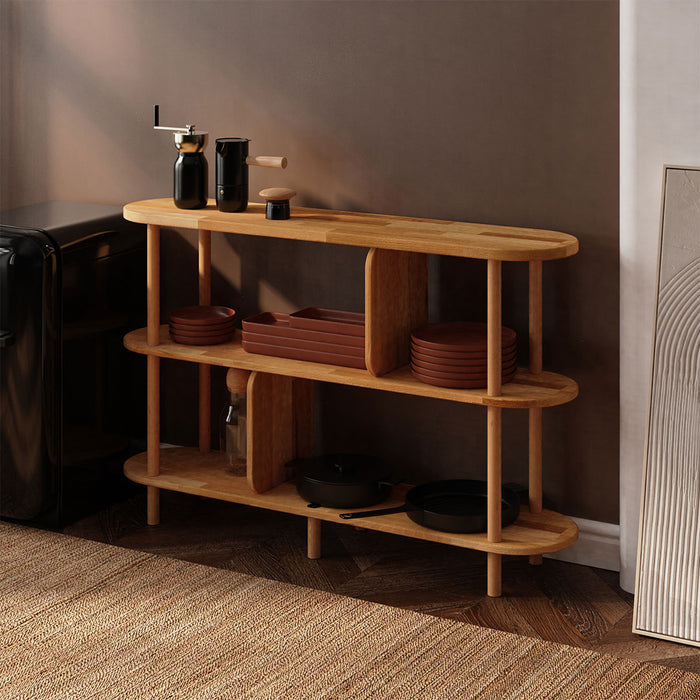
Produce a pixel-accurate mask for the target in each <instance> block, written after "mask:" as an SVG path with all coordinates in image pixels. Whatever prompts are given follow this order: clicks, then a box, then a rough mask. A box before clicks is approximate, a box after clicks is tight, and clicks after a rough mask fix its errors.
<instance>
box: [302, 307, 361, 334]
mask: <svg viewBox="0 0 700 700" xmlns="http://www.w3.org/2000/svg"><path fill="white" fill-rule="evenodd" d="M289 325H290V326H291V327H292V328H306V329H308V330H312V331H324V332H326V333H340V334H342V335H353V336H362V337H364V335H365V315H364V314H361V313H357V312H355V311H336V310H335V309H319V308H318V307H316V306H311V307H309V308H308V309H302V310H301V311H295V312H294V313H293V314H289Z"/></svg>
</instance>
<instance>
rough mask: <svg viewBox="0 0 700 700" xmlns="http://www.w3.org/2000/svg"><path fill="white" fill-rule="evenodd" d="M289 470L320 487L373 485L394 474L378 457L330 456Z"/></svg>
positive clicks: (296, 464)
mask: <svg viewBox="0 0 700 700" xmlns="http://www.w3.org/2000/svg"><path fill="white" fill-rule="evenodd" d="M287 466H288V467H293V468H294V469H296V471H297V474H298V476H299V477H300V478H303V479H304V480H306V481H307V482H313V483H316V484H329V485H336V484H338V485H340V484H345V485H347V484H370V483H375V482H377V481H384V480H386V479H389V478H390V470H389V469H388V467H387V465H386V464H385V463H384V462H382V460H380V459H378V458H377V457H372V456H369V455H362V454H330V455H319V456H317V457H309V458H307V459H303V458H299V459H293V460H292V461H291V462H288V463H287Z"/></svg>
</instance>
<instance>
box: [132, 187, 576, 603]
mask: <svg viewBox="0 0 700 700" xmlns="http://www.w3.org/2000/svg"><path fill="white" fill-rule="evenodd" d="M124 217H125V218H126V219H128V220H130V221H134V222H137V223H145V224H147V254H148V263H147V268H148V272H147V276H148V326H147V327H146V328H144V329H140V330H136V331H133V332H131V333H129V334H128V335H127V336H126V337H125V339H124V344H125V346H126V347H127V348H128V349H130V350H132V351H134V352H137V353H141V354H144V355H146V356H147V362H148V397H147V400H148V449H147V452H145V453H143V454H141V455H136V456H135V457H133V458H131V459H130V460H129V461H128V462H127V463H126V465H125V467H124V471H125V474H126V475H127V477H129V478H130V479H132V480H134V481H136V482H138V483H142V484H145V485H146V486H147V490H148V522H149V523H151V524H156V523H157V522H158V520H159V490H160V489H161V488H164V489H169V490H175V491H182V492H185V493H193V494H199V495H203V496H208V497H211V498H217V499H221V500H227V501H232V502H236V503H245V504H248V505H253V506H257V507H260V508H267V509H270V510H279V511H283V512H287V513H293V514H296V515H302V516H304V517H306V518H307V520H308V533H309V543H308V555H309V556H310V557H311V558H317V557H318V556H320V523H321V521H322V520H327V521H332V522H338V523H346V522H347V523H349V524H353V525H355V526H357V525H358V524H361V527H365V528H368V529H375V530H381V531H385V532H392V533H395V534H400V535H404V536H407V537H414V538H418V539H425V540H430V541H434V542H443V543H447V544H451V545H454V546H458V547H465V548H470V549H477V550H480V551H484V552H487V567H488V577H487V578H488V583H487V587H488V594H489V595H492V596H498V595H500V594H501V556H502V555H503V554H519V555H530V557H531V561H532V563H535V564H536V563H539V562H540V561H541V554H543V553H547V552H553V551H558V550H560V549H563V548H565V547H568V546H569V545H571V544H573V542H575V541H576V538H577V536H578V531H577V527H576V525H575V523H574V522H573V521H572V520H570V519H569V518H566V517H565V516H562V515H559V514H557V513H553V512H551V511H545V510H543V509H542V408H545V407H548V406H556V405H560V404H563V403H566V402H568V401H571V400H572V399H574V398H575V397H576V396H577V394H578V386H577V384H576V382H574V381H573V380H572V379H569V378H568V377H564V376H562V375H559V374H555V373H552V372H544V371H543V370H542V261H544V260H556V259H560V258H564V257H568V256H570V255H574V254H575V253H576V252H577V251H578V242H577V240H576V238H574V237H573V236H570V235H568V234H564V233H558V232H555V231H539V230H536V229H522V228H514V227H504V226H487V225H480V224H469V223H462V222H449V221H435V220H424V219H415V218H406V217H394V216H382V215H377V214H361V213H352V212H335V211H327V210H320V209H302V208H293V209H292V217H291V218H290V219H289V220H287V221H269V220H267V219H265V216H264V205H259V204H250V205H249V207H248V210H247V211H246V212H244V213H240V214H228V213H221V212H218V211H217V210H216V207H215V204H214V202H212V201H210V202H209V204H208V206H207V207H206V208H204V209H199V210H182V209H177V208H176V207H175V205H174V204H173V202H172V200H170V199H158V200H147V201H143V202H135V203H132V204H128V205H126V206H125V207H124ZM161 226H172V227H178V228H189V229H197V230H198V231H199V300H198V301H199V303H200V304H208V303H211V231H218V232H223V233H231V234H243V235H253V236H264V237H270V238H283V239H293V240H304V241H316V242H324V243H335V244H343V245H354V246H361V247H367V248H369V252H368V254H367V259H366V264H365V320H366V339H365V361H366V364H367V370H358V369H349V368H345V367H337V366H332V365H324V364H318V363H312V362H303V361H298V360H289V359H285V358H277V357H269V356H264V355H255V354H251V353H247V352H245V351H244V350H243V349H242V347H241V343H240V337H239V336H238V335H236V337H235V338H234V339H233V340H232V341H231V342H229V343H223V344H220V345H214V346H202V347H197V346H186V345H180V344H177V343H174V342H172V341H171V340H170V338H169V335H168V329H167V326H161V325H160V227H161ZM428 254H438V255H451V256H458V257H467V258H478V259H483V260H486V261H487V273H488V274H487V307H488V308H487V334H488V347H487V355H488V371H487V373H488V385H487V387H486V388H485V389H480V390H466V389H464V390H460V389H448V388H443V387H436V386H432V385H428V384H425V383H423V382H420V381H418V380H416V379H415V378H414V377H413V376H412V374H411V373H410V370H409V368H408V366H407V363H408V349H409V340H410V332H411V330H413V329H414V328H416V327H417V326H419V325H422V324H424V323H426V322H427V295H428V278H427V255H428ZM502 261H523V262H527V263H528V265H529V285H528V294H529V317H530V320H529V349H530V353H529V366H528V368H526V369H525V368H519V369H518V371H517V372H516V375H515V378H514V379H513V381H511V382H509V383H507V384H505V385H503V386H502V385H501V374H500V367H501V344H500V328H501V262H502ZM162 357H164V358H171V359H178V360H183V361H187V362H195V363H197V364H198V365H199V449H196V448H182V449H179V448H176V449H169V450H161V449H160V364H159V363H160V358H162ZM212 365H219V366H223V367H230V368H233V369H236V370H240V371H242V372H246V371H248V372H250V378H249V379H248V391H247V400H248V456H247V460H248V466H247V476H246V477H233V476H230V475H227V474H226V473H225V471H224V469H223V460H222V456H221V455H220V454H219V453H218V452H216V451H214V450H212V449H211V436H210V434H209V425H210V416H211V413H210V410H211V409H210V391H211V387H210V367H211V366H212ZM313 381H323V382H332V383H338V384H347V385H351V386H359V387H365V388H370V389H378V390H382V391H391V392H395V393H401V394H410V395H414V396H424V397H431V398H438V399H442V400H448V401H455V402H461V403H472V404H478V405H482V406H485V407H486V411H487V465H486V470H487V475H486V476H487V482H488V529H487V532H486V533H479V534H469V535H466V534H458V535H455V534H449V533H443V532H437V531H434V530H429V529H427V528H424V527H421V526H419V525H416V524H415V523H413V522H412V521H411V520H410V519H408V518H407V517H406V516H405V515H404V514H398V515H393V516H383V517H381V518H368V519H365V520H363V521H361V523H360V521H357V520H352V521H344V520H342V519H341V518H339V517H338V513H339V511H337V510H334V509H330V508H316V509H313V513H312V514H311V513H310V512H309V509H308V506H307V504H306V503H305V502H304V501H303V500H302V499H301V498H300V497H299V496H298V495H297V493H296V489H295V488H294V486H293V485H292V484H291V483H290V482H289V481H288V479H289V474H287V473H286V470H285V467H284V464H285V462H287V461H288V460H289V459H291V458H293V457H296V456H310V454H311V450H312V446H313V435H312V426H313V391H312V386H313V385H312V383H313ZM504 408H520V409H527V410H528V415H529V445H530V447H529V508H526V509H523V512H521V514H520V516H519V518H518V520H517V521H516V523H514V524H513V525H511V526H509V527H508V528H505V529H503V530H502V529H501V522H500V508H501V506H500V492H501V439H502V436H501V432H502V431H501V411H502V410H503V409H504ZM408 488H409V487H408V486H407V485H405V484H403V485H399V486H397V487H395V489H394V491H393V494H392V498H391V501H390V503H396V504H398V503H402V502H403V495H404V494H405V492H406V490H407V489H408Z"/></svg>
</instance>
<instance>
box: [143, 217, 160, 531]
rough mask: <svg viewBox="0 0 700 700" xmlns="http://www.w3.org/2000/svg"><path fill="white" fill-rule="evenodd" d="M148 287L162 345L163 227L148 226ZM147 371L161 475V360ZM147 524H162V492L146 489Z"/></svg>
mask: <svg viewBox="0 0 700 700" xmlns="http://www.w3.org/2000/svg"><path fill="white" fill-rule="evenodd" d="M146 286H147V290H148V297H147V322H148V326H147V340H148V344H149V345H158V344H159V343H160V226H154V225H152V224H149V225H148V226H147V227H146ZM146 371H147V387H146V393H147V397H146V401H147V417H146V423H147V425H146V449H147V451H148V475H149V476H158V474H159V473H160V358H159V357H156V356H155V355H149V356H148V360H147V365H146ZM146 501H147V504H146V522H147V523H148V524H149V525H157V524H158V523H159V522H160V489H158V488H156V487H155V486H148V487H146Z"/></svg>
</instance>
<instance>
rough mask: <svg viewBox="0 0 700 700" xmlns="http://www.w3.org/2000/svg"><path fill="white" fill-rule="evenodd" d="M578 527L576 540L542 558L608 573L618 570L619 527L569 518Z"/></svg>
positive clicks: (595, 521)
mask: <svg viewBox="0 0 700 700" xmlns="http://www.w3.org/2000/svg"><path fill="white" fill-rule="evenodd" d="M571 519H572V520H573V521H574V522H575V523H576V524H577V525H578V540H576V542H575V543H574V544H572V545H571V547H567V548H566V549H562V550H561V552H552V553H551V554H545V555H544V556H545V557H547V558H549V559H558V560H559V561H568V562H571V563H573V564H583V565H584V566H594V567H595V568H597V569H607V570H608V571H619V570H620V526H619V525H615V524H614V523H601V522H599V521H597V520H585V519H584V518H571Z"/></svg>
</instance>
